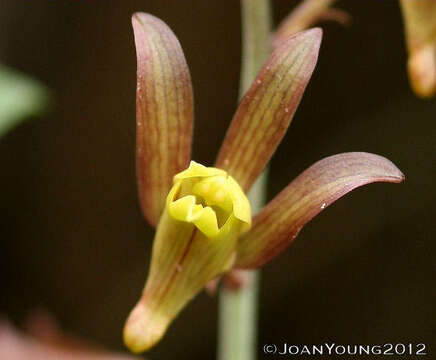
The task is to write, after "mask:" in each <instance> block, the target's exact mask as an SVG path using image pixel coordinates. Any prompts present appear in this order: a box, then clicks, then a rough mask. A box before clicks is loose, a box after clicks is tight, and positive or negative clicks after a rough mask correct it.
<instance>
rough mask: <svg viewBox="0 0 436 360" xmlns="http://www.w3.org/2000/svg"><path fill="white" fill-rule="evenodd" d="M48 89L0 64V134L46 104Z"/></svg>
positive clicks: (37, 111)
mask: <svg viewBox="0 0 436 360" xmlns="http://www.w3.org/2000/svg"><path fill="white" fill-rule="evenodd" d="M48 99H49V95H48V90H47V88H46V87H45V86H43V85H42V84H40V83H39V82H37V81H36V80H34V79H32V78H30V77H28V76H26V75H23V74H21V73H19V72H17V71H14V70H12V69H10V68H7V67H5V66H4V65H0V136H3V135H5V134H6V133H7V132H8V131H9V130H10V129H11V128H13V127H14V126H15V125H18V124H19V123H20V122H21V121H23V120H26V118H28V117H30V116H34V115H37V114H39V113H40V112H41V111H43V110H44V109H45V108H46V106H47V105H48Z"/></svg>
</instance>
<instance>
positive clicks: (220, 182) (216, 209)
mask: <svg viewBox="0 0 436 360" xmlns="http://www.w3.org/2000/svg"><path fill="white" fill-rule="evenodd" d="M166 207H167V211H168V214H169V215H170V216H171V217H172V218H174V219H176V220H178V221H183V222H187V223H192V224H194V225H195V226H196V227H197V229H198V230H200V231H201V232H202V233H203V234H204V235H205V236H206V237H208V238H215V237H217V236H218V235H220V234H221V233H222V232H224V231H228V230H229V229H228V228H229V226H230V225H231V223H232V222H233V221H234V220H236V219H237V220H239V221H241V222H242V223H243V226H242V229H241V231H246V230H248V229H249V228H250V226H251V209H250V203H249V202H248V199H247V197H246V196H245V194H244V192H243V191H242V189H241V188H240V186H239V185H238V183H237V182H236V181H235V180H234V179H233V178H232V177H231V176H230V175H228V174H227V173H226V172H225V171H224V170H221V169H217V168H213V167H205V166H203V165H200V164H198V163H196V162H195V161H191V163H190V165H189V167H188V168H187V169H186V170H184V171H182V172H180V173H179V174H177V175H176V176H174V186H173V187H172V189H171V190H170V192H169V194H168V197H167V201H166ZM239 221H238V222H239Z"/></svg>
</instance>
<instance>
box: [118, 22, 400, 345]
mask: <svg viewBox="0 0 436 360" xmlns="http://www.w3.org/2000/svg"><path fill="white" fill-rule="evenodd" d="M132 23H133V28H134V33H135V43H136V50H137V63H138V86H137V149H138V150H137V167H138V186H139V197H140V201H141V205H142V209H143V212H144V214H145V216H146V218H147V219H148V220H149V222H150V224H151V225H155V224H157V228H156V235H155V239H154V243H153V250H152V257H151V265H150V271H149V274H148V278H147V281H146V285H145V288H144V291H143V293H142V296H141V298H140V300H139V301H138V303H137V304H136V306H135V307H134V309H133V310H132V312H131V313H130V315H129V318H128V320H127V322H126V325H125V328H124V341H125V343H126V345H127V346H128V347H129V348H130V350H132V351H133V352H142V351H146V350H148V349H149V348H151V347H152V346H154V345H155V344H156V343H157V342H158V341H159V340H160V339H161V338H162V336H163V335H164V334H165V332H166V330H167V328H168V326H169V325H170V323H171V321H172V320H173V319H174V318H175V317H176V316H177V314H178V313H179V312H180V311H181V310H182V308H183V307H184V306H185V305H186V304H187V303H188V302H189V301H190V300H191V299H192V298H193V297H194V296H195V295H196V294H197V293H199V292H200V291H201V290H202V289H203V288H204V287H205V285H206V284H207V283H208V282H210V281H211V280H213V279H216V278H217V277H219V276H221V275H223V274H226V273H227V272H229V271H230V270H232V269H238V268H241V269H246V268H255V267H258V266H260V265H263V264H264V263H266V262H267V261H269V260H271V259H272V258H274V257H275V256H277V255H278V254H279V253H280V252H281V251H283V250H284V249H285V248H286V247H287V246H288V245H289V244H290V243H291V242H292V240H293V239H294V238H295V237H296V235H297V234H298V232H299V230H300V229H301V228H302V227H303V226H304V225H305V224H306V223H307V222H309V221H310V219H312V218H313V216H315V215H316V214H317V213H319V212H320V211H321V210H322V209H324V208H325V207H327V206H328V205H329V204H330V203H332V202H334V201H335V200H336V199H338V198H340V197H341V196H343V195H345V194H346V193H347V192H349V191H351V190H352V189H354V188H356V187H358V186H361V185H364V184H368V183H371V182H376V181H384V182H401V181H402V180H403V179H404V176H403V174H402V173H401V171H400V170H398V169H397V168H396V167H395V165H393V164H392V163H391V162H390V161H389V160H387V159H385V158H383V157H381V156H378V155H373V154H368V153H346V154H339V155H335V156H332V157H329V158H326V159H324V160H321V161H320V162H318V163H316V164H314V165H313V166H312V167H310V168H309V169H308V170H306V171H305V172H303V173H302V174H301V175H300V176H299V177H297V179H295V180H294V181H293V182H291V183H290V184H289V185H288V186H287V187H286V188H285V189H284V190H283V191H282V192H281V193H280V194H279V195H278V196H277V197H276V198H275V199H273V200H272V201H271V202H270V203H269V204H267V206H265V207H264V208H263V209H262V210H261V212H260V213H259V214H257V215H256V216H255V217H254V219H253V223H252V221H251V210H250V204H249V203H248V200H247V198H246V196H245V194H244V192H246V191H248V190H249V189H250V187H251V185H252V184H253V182H254V181H255V179H256V178H257V177H258V176H259V175H260V173H261V172H262V171H263V169H264V168H265V166H266V165H267V163H268V162H269V160H270V158H271V156H272V155H273V153H274V151H275V149H276V148H277V146H278V144H279V143H280V141H281V140H282V138H283V136H284V135H285V133H286V130H287V128H288V126H289V124H290V122H291V120H292V118H293V115H294V113H295V111H296V109H297V107H298V104H299V102H300V100H301V97H302V95H303V92H304V90H305V88H306V85H307V84H308V82H309V80H310V77H311V76H312V73H313V70H314V68H315V65H316V62H317V59H318V52H319V47H320V43H321V37H322V32H321V30H320V29H317V28H315V29H311V30H307V31H304V32H301V33H298V34H296V35H293V36H291V37H289V38H288V39H286V40H283V41H281V43H280V45H279V46H278V47H277V48H276V49H275V50H274V52H273V53H272V54H271V56H270V58H269V59H268V61H267V62H266V63H265V64H264V66H263V67H262V69H261V70H260V71H259V73H258V76H257V77H256V79H255V80H254V82H253V84H252V85H251V87H250V88H249V89H248V91H247V93H246V94H245V96H244V97H243V99H242V101H241V103H240V105H239V107H238V109H237V111H236V114H235V116H234V118H233V120H232V122H231V125H230V127H229V130H228V132H227V135H226V137H225V139H224V142H223V144H222V147H221V150H220V153H219V155H218V158H217V161H216V165H215V166H216V167H205V166H202V165H200V164H197V163H195V162H194V161H192V162H191V163H190V165H189V167H188V162H189V159H190V146H188V145H190V144H191V137H192V121H193V120H192V113H193V109H192V106H193V105H192V90H191V83H190V77H189V71H188V68H187V65H186V61H185V58H184V56H183V52H182V49H181V47H180V44H179V43H178V41H177V39H176V37H175V35H174V34H173V33H172V31H171V30H170V29H169V28H168V26H167V25H166V24H165V23H163V22H162V21H161V20H159V19H157V18H155V17H154V16H152V15H149V14H144V13H137V14H135V15H134V16H133V20H132ZM183 164H184V165H183ZM182 165H183V166H182Z"/></svg>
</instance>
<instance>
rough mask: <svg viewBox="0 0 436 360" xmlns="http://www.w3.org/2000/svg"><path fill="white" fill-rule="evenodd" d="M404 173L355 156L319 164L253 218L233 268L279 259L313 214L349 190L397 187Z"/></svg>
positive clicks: (379, 159)
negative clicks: (383, 184)
mask: <svg viewBox="0 0 436 360" xmlns="http://www.w3.org/2000/svg"><path fill="white" fill-rule="evenodd" d="M403 180H404V175H403V174H402V173H401V171H400V170H399V169H398V168H397V167H396V166H395V165H394V164H393V163H392V162H391V161H389V160H388V159H386V158H384V157H381V156H379V155H374V154H369V153H363V152H351V153H344V154H338V155H334V156H330V157H327V158H325V159H323V160H321V161H318V162H317V163H315V164H314V165H312V166H311V167H310V168H308V169H307V170H306V171H304V172H303V173H302V174H300V175H299V176H298V177H297V178H296V179H295V180H294V181H292V182H291V183H290V184H289V185H288V186H287V187H286V188H285V189H284V190H282V191H281V192H280V193H279V194H278V195H277V196H276V197H275V198H274V199H273V200H272V201H271V202H270V203H269V204H268V205H266V206H265V208H263V209H262V210H261V212H260V213H259V214H258V215H257V216H255V217H254V219H253V226H252V228H251V230H250V231H249V232H248V233H246V234H245V235H243V236H242V237H241V238H240V240H239V245H238V253H237V260H236V264H235V267H237V268H255V267H259V266H261V265H263V264H265V263H266V262H268V261H270V260H271V259H272V258H274V257H275V256H277V255H278V254H280V253H281V252H282V251H283V250H284V249H285V248H286V247H288V246H289V245H290V244H291V242H292V241H293V240H294V239H295V238H296V236H297V235H298V233H299V231H300V230H301V228H302V227H303V226H304V225H306V224H307V223H308V222H309V221H310V220H311V219H312V218H313V217H314V216H315V215H317V214H318V213H320V212H321V211H322V210H323V209H325V208H326V207H327V206H329V205H330V204H331V203H333V202H335V201H336V200H337V199H339V198H341V197H342V196H344V195H345V194H347V193H348V192H350V191H351V190H353V189H355V188H357V187H359V186H362V185H365V184H369V183H373V182H392V183H399V182H402V181H403Z"/></svg>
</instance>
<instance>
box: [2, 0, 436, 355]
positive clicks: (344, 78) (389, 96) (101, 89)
mask: <svg viewBox="0 0 436 360" xmlns="http://www.w3.org/2000/svg"><path fill="white" fill-rule="evenodd" d="M295 3H296V1H291V0H289V1H288V0H280V1H279V0H276V1H274V20H275V23H276V24H277V23H278V21H279V20H281V19H282V18H283V16H285V14H287V12H288V11H289V10H290V9H291V8H292V6H293V5H294V4H295ZM338 6H339V7H341V8H343V9H346V10H348V11H349V12H350V13H351V14H352V16H353V23H352V24H351V26H349V27H342V26H341V25H338V24H336V23H323V24H322V27H323V28H324V30H325V31H324V41H323V44H322V48H321V53H320V59H319V63H318V66H317V69H316V70H315V73H314V76H313V78H312V81H311V83H310V84H309V86H308V88H307V90H306V93H305V96H304V98H303V100H302V103H301V105H300V107H299V109H298V111H297V113H296V116H295V118H294V121H293V123H292V125H291V127H290V131H289V132H288V134H287V135H286V137H285V138H284V141H283V143H282V144H281V145H280V147H279V149H278V151H277V153H276V154H275V156H274V158H273V160H272V167H271V178H270V179H271V180H270V184H269V198H271V197H273V196H274V195H275V194H276V193H277V192H278V191H280V190H281V189H282V188H283V187H284V186H285V185H286V184H287V183H288V182H289V181H290V180H292V179H293V178H294V177H295V176H297V175H298V174H299V173H300V172H301V171H303V170H304V169H305V168H306V167H308V166H309V165H311V164H312V163H314V162H315V161H317V160H319V159H321V158H323V157H326V156H329V155H332V154H335V153H340V152H346V151H368V152H373V153H377V154H380V155H383V156H386V157H387V158H389V159H391V160H392V161H393V162H394V163H395V164H396V165H397V166H398V167H399V168H400V169H401V170H402V171H403V172H404V173H405V174H406V182H405V183H403V184H401V185H392V184H373V185H369V186H367V187H363V188H361V189H359V190H357V191H355V192H353V193H352V194H350V195H347V196H346V197H345V198H344V199H341V200H340V201H339V202H338V203H336V204H334V205H333V206H331V207H330V208H329V209H328V210H327V211H325V212H323V213H321V214H320V215H319V216H318V217H317V218H316V219H314V220H313V221H312V222H311V223H310V224H309V225H308V226H307V227H306V228H305V229H304V230H303V231H302V233H301V234H300V235H299V237H298V238H297V240H296V241H295V243H294V244H293V245H292V246H291V248H290V249H289V250H288V251H286V252H285V253H284V254H282V255H281V256H280V257H279V258H278V259H277V260H275V261H274V262H272V263H271V264H269V265H268V266H267V267H266V268H264V271H263V274H262V286H261V297H260V310H261V311H260V334H259V357H260V358H262V354H261V351H260V350H261V345H263V344H265V343H276V344H280V343H282V342H284V341H286V342H288V343H289V344H313V343H314V344H318V343H323V342H326V341H332V342H335V343H342V344H347V343H352V344H355V343H359V344H380V343H384V342H391V343H396V342H402V343H409V342H414V343H416V342H420V343H425V344H427V352H428V353H430V354H431V353H433V356H431V355H430V356H429V358H433V357H435V355H434V354H435V352H436V350H435V343H434V338H435V333H436V316H435V307H434V306H435V301H436V296H435V292H434V280H435V251H436V242H435V239H434V231H433V230H434V223H433V219H434V217H433V216H434V210H435V200H436V199H435V190H434V187H433V184H434V178H435V172H434V139H435V114H436V101H435V100H427V101H424V100H420V99H418V98H416V97H415V96H414V95H413V94H412V92H411V90H410V89H409V85H408V80H407V75H406V68H405V64H406V50H405V45H404V37H403V29H402V20H401V17H400V9H399V6H398V3H397V2H396V1H378V0H371V1H366V0H365V1H345V0H344V1H339V2H338ZM135 11H146V12H150V13H152V14H154V15H156V16H158V17H160V18H162V19H163V20H164V21H165V22H167V23H168V24H169V25H170V27H171V28H172V29H173V31H174V32H175V33H176V35H177V36H178V38H179V40H180V42H181V44H182V46H183V49H184V51H185V55H186V58H187V61H188V64H189V66H190V70H191V76H192V80H193V84H194V95H195V115H196V120H195V121H196V123H195V140H194V159H195V160H197V161H199V162H201V163H204V164H212V163H213V161H214V158H215V155H216V153H217V151H218V149H219V146H220V143H221V141H222V139H223V137H224V134H225V130H226V128H227V126H228V125H229V122H230V119H231V117H232V114H233V112H234V110H235V108H236V106H237V94H238V83H239V81H238V77H239V67H240V55H241V54H240V10H239V2H238V1H235V0H220V1H205V0H195V1H175V0H172V1H158V0H148V1H133V0H131V1H50V0H45V1H42V0H41V1H26V0H14V1H7V0H1V1H0V29H1V31H0V61H1V62H3V63H5V64H7V65H9V66H12V67H15V68H16V69H18V70H20V71H23V72H26V73H28V74H31V75H33V76H34V77H36V78H38V79H40V80H41V81H42V82H44V83H46V84H47V85H48V86H49V87H50V88H51V90H52V94H53V96H54V103H55V105H54V107H53V109H52V111H51V112H50V114H49V115H48V116H44V117H42V118H38V119H33V120H32V121H29V122H27V123H25V124H23V125H21V126H20V127H18V128H17V129H15V130H14V131H12V132H11V133H10V134H9V135H8V136H6V137H4V138H2V139H1V140H0V163H1V164H2V175H1V178H0V181H1V187H2V201H1V203H0V207H1V208H0V211H1V220H0V222H1V226H0V234H1V238H2V240H1V247H0V251H1V262H0V264H1V265H0V266H1V268H0V269H1V278H2V286H1V295H0V313H3V314H5V315H6V316H7V317H8V318H9V319H11V320H12V321H14V322H15V323H16V324H21V323H22V322H23V321H24V319H25V318H26V316H27V315H28V313H29V312H30V311H32V310H33V309H35V308H43V309H47V310H49V311H51V312H52V313H53V314H54V315H55V316H56V317H57V318H58V319H59V321H60V322H61V324H62V326H63V327H64V328H65V329H67V330H68V331H70V332H71V333H74V334H76V335H78V336H81V337H85V338H88V339H91V340H93V341H95V342H98V343H101V344H103V345H104V346H106V347H108V348H110V349H118V350H119V349H123V345H122V339H121V331H122V327H123V322H124V320H125V319H126V316H127V314H128V312H129V311H130V309H131V307H132V306H133V304H134V303H135V302H136V300H137V298H138V297H139V294H140V292H141V290H142V287H143V284H144V282H145V279H146V274H147V269H148V264H149V258H150V247H151V244H152V240H153V230H152V229H151V228H150V226H148V225H147V223H146V222H145V220H144V219H143V217H142V215H141V213H140V210H139V206H138V201H137V194H136V181H135V166H134V148H135V144H134V138H135V83H136V58H135V49H134V43H133V34H132V29H131V24H130V17H131V15H132V13H133V12H135ZM216 307H217V301H216V299H214V298H209V297H208V296H206V295H205V294H201V295H200V296H198V297H197V298H196V299H195V300H194V301H193V302H192V303H191V304H190V305H189V306H188V307H187V308H186V309H185V310H184V311H183V313H182V314H181V315H180V316H179V318H178V319H177V320H176V321H175V322H174V324H173V325H172V327H171V328H170V330H169V331H168V333H167V335H166V336H165V338H164V339H163V341H162V342H161V343H160V344H159V345H158V346H157V347H156V348H155V349H153V350H152V351H151V352H150V353H149V354H148V355H147V356H148V357H149V358H151V359H213V358H214V356H215V355H214V354H215V347H216V320H217V316H216ZM368 358H369V357H368Z"/></svg>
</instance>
